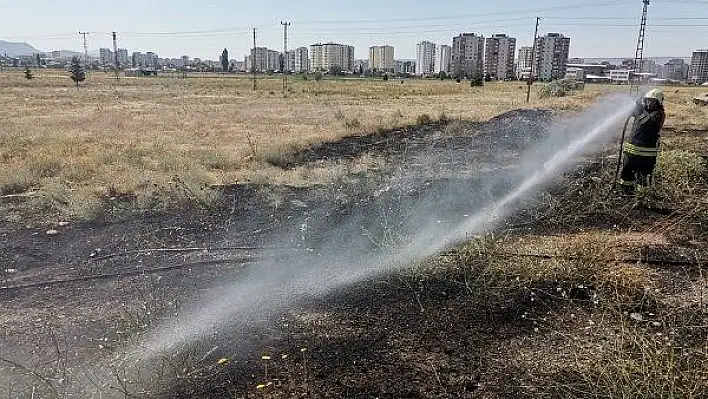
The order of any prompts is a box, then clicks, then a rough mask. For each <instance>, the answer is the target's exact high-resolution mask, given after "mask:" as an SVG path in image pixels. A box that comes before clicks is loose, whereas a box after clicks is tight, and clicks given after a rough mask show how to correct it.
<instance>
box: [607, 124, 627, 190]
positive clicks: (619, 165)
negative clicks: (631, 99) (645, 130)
mask: <svg viewBox="0 0 708 399" xmlns="http://www.w3.org/2000/svg"><path fill="white" fill-rule="evenodd" d="M631 119H632V116H631V115H630V116H628V117H627V120H626V121H624V128H622V139H621V140H620V147H619V154H618V155H617V169H616V170H615V178H614V179H613V180H612V190H610V193H612V191H614V190H615V188H617V180H618V179H619V174H620V169H621V168H622V154H623V153H624V139H625V138H626V137H627V128H628V127H629V121H630V120H631Z"/></svg>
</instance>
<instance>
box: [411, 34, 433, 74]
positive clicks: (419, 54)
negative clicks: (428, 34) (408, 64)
mask: <svg viewBox="0 0 708 399" xmlns="http://www.w3.org/2000/svg"><path fill="white" fill-rule="evenodd" d="M437 47H438V46H437V45H436V44H435V43H433V42H429V41H427V40H423V41H422V42H420V43H418V44H417V45H416V46H415V73H416V75H428V74H431V73H434V72H435V56H436V54H437Z"/></svg>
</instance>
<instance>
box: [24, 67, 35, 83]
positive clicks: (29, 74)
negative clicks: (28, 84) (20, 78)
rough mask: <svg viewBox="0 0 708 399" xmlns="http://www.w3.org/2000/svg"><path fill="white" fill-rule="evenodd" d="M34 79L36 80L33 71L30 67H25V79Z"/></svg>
mask: <svg viewBox="0 0 708 399" xmlns="http://www.w3.org/2000/svg"><path fill="white" fill-rule="evenodd" d="M32 78H34V75H32V70H31V69H30V68H29V66H25V79H27V80H32Z"/></svg>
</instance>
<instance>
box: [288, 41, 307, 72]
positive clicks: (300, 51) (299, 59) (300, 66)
mask: <svg viewBox="0 0 708 399" xmlns="http://www.w3.org/2000/svg"><path fill="white" fill-rule="evenodd" d="M291 54H293V55H294V62H293V72H307V71H309V70H310V56H309V51H308V50H307V47H298V48H296V49H295V50H294V51H291Z"/></svg>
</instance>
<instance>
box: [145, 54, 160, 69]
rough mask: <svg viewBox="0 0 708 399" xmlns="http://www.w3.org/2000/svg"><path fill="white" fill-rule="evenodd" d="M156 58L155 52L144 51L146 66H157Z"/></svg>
mask: <svg viewBox="0 0 708 399" xmlns="http://www.w3.org/2000/svg"><path fill="white" fill-rule="evenodd" d="M157 60H158V57H157V54H155V53H153V52H151V51H148V52H147V53H145V64H146V66H147V67H148V68H157V66H158V65H157V64H158V62H157Z"/></svg>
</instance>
